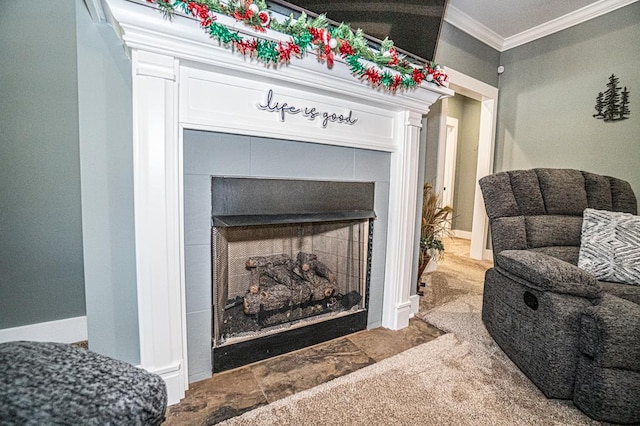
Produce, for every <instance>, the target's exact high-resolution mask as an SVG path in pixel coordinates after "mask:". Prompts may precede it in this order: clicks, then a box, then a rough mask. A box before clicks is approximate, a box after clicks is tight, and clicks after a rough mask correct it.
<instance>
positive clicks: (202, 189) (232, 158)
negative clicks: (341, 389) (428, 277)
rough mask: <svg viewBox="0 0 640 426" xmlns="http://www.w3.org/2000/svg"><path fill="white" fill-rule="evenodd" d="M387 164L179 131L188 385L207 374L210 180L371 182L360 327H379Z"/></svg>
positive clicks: (366, 156) (288, 144)
mask: <svg viewBox="0 0 640 426" xmlns="http://www.w3.org/2000/svg"><path fill="white" fill-rule="evenodd" d="M301 159H306V160H301ZM309 159H313V160H312V161H311V160H309ZM390 160H391V155H390V154H389V153H385V152H378V151H368V150H364V149H355V148H346V147H338V146H331V145H320V144H313V143H301V142H292V141H287V140H278V139H266V138H256V137H249V136H242V135H230V134H224V133H212V132H201V131H195V130H187V131H185V133H184V242H185V281H186V304H187V344H188V351H187V353H188V357H189V359H188V363H189V364H188V365H189V381H190V382H193V381H197V380H202V379H204V378H206V377H209V376H210V375H211V304H212V302H211V247H210V244H211V243H210V240H211V189H210V185H211V183H210V182H211V175H224V176H255V177H282V178H301V177H305V178H311V179H328V180H356V181H373V182H375V183H376V185H375V191H376V192H375V212H376V215H377V219H376V221H375V224H374V237H373V238H374V244H373V254H372V256H373V259H372V262H371V263H372V264H371V292H370V295H369V318H368V326H369V327H372V328H373V327H379V326H380V324H381V322H382V287H383V283H384V270H385V268H384V266H385V262H384V259H385V247H386V233H387V206H388V204H389V173H390Z"/></svg>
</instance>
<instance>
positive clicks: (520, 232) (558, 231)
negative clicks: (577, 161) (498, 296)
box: [479, 169, 638, 264]
mask: <svg viewBox="0 0 640 426" xmlns="http://www.w3.org/2000/svg"><path fill="white" fill-rule="evenodd" d="M479 183H480V188H481V189H482V195H483V198H484V204H485V208H486V210H487V215H488V216H489V223H490V227H491V240H492V244H493V252H494V253H499V252H501V251H502V250H535V251H543V252H546V253H547V254H550V255H552V256H554V257H557V258H560V259H562V260H565V261H567V262H571V263H573V264H577V263H578V252H579V249H580V234H581V231H582V213H583V211H584V209H586V208H587V207H589V208H593V209H598V210H610V211H620V212H626V213H632V214H637V208H638V206H637V200H636V197H635V194H634V193H633V190H632V189H631V185H630V184H629V183H628V182H626V181H624V180H621V179H617V178H613V177H609V176H602V175H597V174H594V173H589V172H583V171H579V170H572V169H531V170H511V171H506V172H500V173H495V174H493V175H490V176H485V177H484V178H482V179H480V182H479Z"/></svg>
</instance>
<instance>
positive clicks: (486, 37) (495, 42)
mask: <svg viewBox="0 0 640 426" xmlns="http://www.w3.org/2000/svg"><path fill="white" fill-rule="evenodd" d="M444 20H445V21H447V22H448V23H450V24H451V25H453V26H454V27H456V28H458V29H459V30H461V31H464V32H465V33H467V34H469V35H470V36H472V37H474V38H476V39H478V40H480V41H481V42H483V43H484V44H486V45H488V46H490V47H493V48H494V49H496V50H498V51H500V52H502V47H503V45H504V38H502V36H500V34H498V33H496V32H495V31H493V30H492V29H490V28H488V27H486V26H484V25H483V24H481V23H480V22H478V21H476V20H475V19H473V18H472V17H471V16H469V15H467V14H466V13H464V12H463V11H461V10H460V9H458V8H457V7H455V6H452V5H448V6H447V10H446V12H445V15H444Z"/></svg>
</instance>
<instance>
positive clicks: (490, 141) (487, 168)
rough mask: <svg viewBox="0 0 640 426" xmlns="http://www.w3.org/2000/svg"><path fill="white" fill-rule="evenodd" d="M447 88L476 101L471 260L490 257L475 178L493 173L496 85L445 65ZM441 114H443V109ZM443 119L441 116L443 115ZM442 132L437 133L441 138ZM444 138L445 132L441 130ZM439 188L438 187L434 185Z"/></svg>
mask: <svg viewBox="0 0 640 426" xmlns="http://www.w3.org/2000/svg"><path fill="white" fill-rule="evenodd" d="M446 73H447V74H448V75H449V87H450V88H451V89H453V90H455V91H456V93H459V94H461V95H464V96H467V97H469V98H471V99H475V100H477V101H479V102H480V131H479V139H478V164H477V168H476V189H475V196H474V201H473V224H472V228H471V249H470V253H469V256H470V257H471V258H472V259H491V258H492V253H491V250H487V248H486V247H487V236H488V229H489V219H488V218H487V215H486V213H485V209H484V202H483V200H482V193H481V192H480V186H479V185H478V181H479V180H480V178H482V177H484V176H487V175H490V174H491V173H493V157H494V150H495V137H496V118H497V115H498V114H497V113H498V88H497V87H493V86H491V85H489V84H487V83H484V82H482V81H480V80H476V79H475V78H472V77H469V76H468V75H466V74H463V73H461V72H458V71H456V70H454V69H451V68H447V69H446ZM443 114H447V111H446V109H445V110H443ZM443 120H444V118H443ZM443 133H445V132H441V137H442V135H443ZM445 137H446V133H445ZM444 146H445V141H444V140H442V139H441V140H440V143H439V147H440V148H439V150H440V149H441V148H442V149H444ZM443 162H444V155H440V154H439V155H438V182H444V163H443ZM438 189H439V190H440V191H442V187H440V188H438Z"/></svg>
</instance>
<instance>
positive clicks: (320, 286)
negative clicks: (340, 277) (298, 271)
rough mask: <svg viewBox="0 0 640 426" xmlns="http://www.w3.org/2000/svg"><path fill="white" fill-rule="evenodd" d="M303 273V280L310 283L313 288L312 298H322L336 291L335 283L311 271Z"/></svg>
mask: <svg viewBox="0 0 640 426" xmlns="http://www.w3.org/2000/svg"><path fill="white" fill-rule="evenodd" d="M304 275H305V277H304V278H305V281H307V282H308V283H310V284H311V287H312V289H313V300H316V301H317V300H322V299H324V298H325V297H329V296H332V295H334V294H335V293H337V292H338V286H337V285H336V283H332V282H331V281H329V280H328V279H326V278H323V277H321V276H319V275H317V274H316V273H314V272H313V271H309V272H305V273H304Z"/></svg>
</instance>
